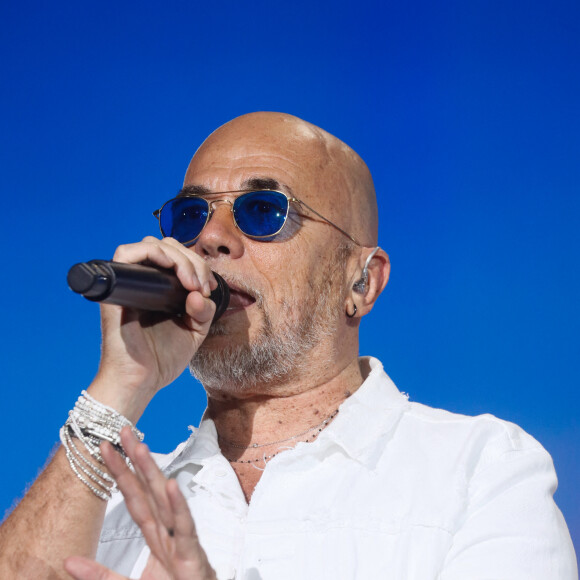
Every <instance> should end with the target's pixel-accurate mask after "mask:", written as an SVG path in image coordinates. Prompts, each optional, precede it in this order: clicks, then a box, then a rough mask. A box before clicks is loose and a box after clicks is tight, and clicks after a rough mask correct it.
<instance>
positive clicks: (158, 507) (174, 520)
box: [64, 429, 217, 580]
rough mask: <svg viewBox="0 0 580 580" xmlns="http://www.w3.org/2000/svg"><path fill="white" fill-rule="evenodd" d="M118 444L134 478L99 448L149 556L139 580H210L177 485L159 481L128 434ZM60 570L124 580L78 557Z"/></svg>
mask: <svg viewBox="0 0 580 580" xmlns="http://www.w3.org/2000/svg"><path fill="white" fill-rule="evenodd" d="M121 439H122V444H123V448H124V449H125V452H126V453H127V456H128V457H129V458H130V459H131V461H132V463H133V466H134V469H135V472H132V471H131V470H130V469H129V467H128V466H127V464H126V463H125V461H124V459H123V458H122V457H121V456H120V455H119V454H118V453H117V452H116V451H114V450H113V448H112V447H111V445H109V444H107V443H104V444H103V445H102V447H101V452H102V455H103V458H104V460H105V462H106V464H107V467H108V468H109V470H110V472H111V473H112V475H113V477H114V478H115V480H116V481H117V485H118V486H119V489H120V491H121V493H122V494H123V496H124V498H125V502H126V504H127V509H128V510H129V513H130V514H131V516H132V518H133V519H134V520H135V522H136V523H137V524H138V525H139V527H140V528H141V531H142V532H143V536H144V537H145V540H146V541H147V545H148V546H149V548H150V550H151V556H150V557H149V561H148V562H147V565H146V567H145V570H144V571H143V575H142V576H141V580H215V579H216V578H217V577H216V574H215V572H214V570H213V569H212V568H211V566H210V564H209V561H208V559H207V556H206V554H205V552H204V550H203V548H202V547H201V546H200V544H199V541H198V538H197V533H196V530H195V524H194V522H193V519H192V517H191V514H190V512H189V507H188V505H187V502H186V501H185V498H184V497H183V495H182V493H181V491H180V490H179V487H178V485H177V482H176V481H175V480H167V479H166V478H165V476H164V475H163V474H162V473H161V471H160V470H159V468H158V467H157V465H156V464H155V462H154V460H153V458H152V457H151V454H150V453H149V450H148V448H147V446H146V445H144V444H143V443H139V442H138V441H137V439H136V438H135V437H134V435H133V434H132V433H131V431H130V429H123V431H122V432H121ZM64 568H65V570H66V571H67V572H68V573H69V574H70V575H71V576H72V577H73V578H75V579H76V580H126V578H125V577H124V576H121V575H119V574H116V573H115V572H113V571H111V570H109V569H107V568H106V567H104V566H102V565H101V564H98V563H97V562H94V561H92V560H88V559H86V558H82V557H79V556H72V557H70V558H67V559H66V560H65V563H64Z"/></svg>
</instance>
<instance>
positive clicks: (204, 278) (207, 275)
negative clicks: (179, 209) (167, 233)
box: [163, 238, 218, 296]
mask: <svg viewBox="0 0 580 580" xmlns="http://www.w3.org/2000/svg"><path fill="white" fill-rule="evenodd" d="M163 243H166V244H168V245H170V246H173V247H175V248H177V249H178V250H179V251H181V252H183V253H184V254H185V256H186V257H187V258H188V259H190V260H191V261H192V263H193V264H194V267H195V268H196V273H197V276H198V278H199V280H200V282H201V284H202V287H204V286H205V285H206V284H207V290H208V293H207V296H209V294H210V292H211V290H215V289H216V288H217V285H218V284H217V281H216V279H215V278H214V276H213V273H212V271H211V270H210V268H209V266H208V264H207V262H206V261H205V260H204V259H203V258H202V257H201V256H199V255H197V254H196V253H195V252H194V251H193V250H192V249H191V248H186V247H185V246H184V245H183V244H181V243H180V242H178V241H177V240H176V239H175V238H163ZM205 295H206V294H205V292H204V296H205Z"/></svg>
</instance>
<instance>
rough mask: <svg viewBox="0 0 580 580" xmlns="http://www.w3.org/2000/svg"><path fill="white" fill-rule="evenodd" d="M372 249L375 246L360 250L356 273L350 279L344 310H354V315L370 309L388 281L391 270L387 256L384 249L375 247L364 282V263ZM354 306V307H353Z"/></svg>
mask: <svg viewBox="0 0 580 580" xmlns="http://www.w3.org/2000/svg"><path fill="white" fill-rule="evenodd" d="M374 250H375V248H364V251H363V252H361V255H360V258H359V264H358V268H357V275H356V277H355V279H354V280H353V281H352V287H351V292H350V294H349V296H348V299H347V305H346V311H347V312H353V311H355V310H356V314H355V316H356V317H362V316H364V315H365V314H368V313H369V312H370V311H371V310H372V308H373V306H374V304H375V302H376V301H377V298H378V297H379V295H380V294H381V292H382V291H383V290H384V289H385V286H386V285H387V282H388V281H389V274H390V272H391V262H390V260H389V256H388V255H387V253H386V252H385V251H384V250H382V249H381V248H377V249H376V252H375V253H374V255H373V256H372V258H371V259H370V261H369V263H368V265H367V276H366V283H364V279H365V276H364V268H365V263H366V262H367V260H368V259H369V256H371V255H372V254H373V252H374ZM355 306H356V308H354V307H355Z"/></svg>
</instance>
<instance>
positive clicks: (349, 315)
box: [345, 304, 357, 318]
mask: <svg viewBox="0 0 580 580" xmlns="http://www.w3.org/2000/svg"><path fill="white" fill-rule="evenodd" d="M353 306H354V310H353V311H352V314H350V313H349V311H348V308H347V309H346V311H345V313H346V315H347V316H348V318H354V315H355V314H356V311H357V307H356V304H353Z"/></svg>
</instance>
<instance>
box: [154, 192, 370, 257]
mask: <svg viewBox="0 0 580 580" xmlns="http://www.w3.org/2000/svg"><path fill="white" fill-rule="evenodd" d="M268 192H271V193H279V194H281V195H283V196H284V197H285V198H286V199H287V200H288V207H287V208H286V215H285V216H284V221H283V222H282V225H281V226H280V228H279V229H278V231H276V232H274V233H273V234H268V235H267V236H251V235H249V234H246V233H245V232H244V231H243V230H242V229H241V228H240V226H239V225H238V222H237V221H236V216H235V215H234V203H233V202H232V201H231V200H229V199H214V200H212V201H209V200H207V199H205V197H203V195H226V194H231V193H238V194H240V195H238V196H237V197H236V199H239V198H240V197H242V196H243V195H244V194H248V193H268ZM203 195H178V196H177V197H173V198H171V199H170V200H169V201H166V202H165V203H164V204H163V205H162V206H161V207H160V208H159V209H156V210H155V211H154V212H153V215H154V216H155V217H156V218H157V219H158V220H159V230H160V231H161V235H163V236H165V234H164V233H163V230H162V229H161V218H160V216H161V212H162V211H163V208H164V207H165V206H166V205H167V204H168V203H171V202H172V201H174V200H176V199H184V198H199V199H203V200H204V201H205V202H206V203H207V206H208V212H207V218H206V220H205V223H204V224H203V226H202V228H201V230H200V231H199V234H197V236H196V237H195V238H193V239H192V240H189V241H188V242H184V245H193V244H194V243H195V242H196V241H197V239H198V238H199V236H201V232H203V228H205V226H206V225H207V224H208V222H209V220H210V219H211V216H212V215H213V212H214V206H215V204H217V203H227V204H229V206H230V211H231V213H232V219H233V222H234V225H235V226H236V228H238V230H240V232H242V234H244V235H245V236H247V237H249V238H251V239H255V240H265V239H268V238H273V237H274V236H277V235H278V234H279V233H280V232H281V231H282V230H283V229H284V226H285V225H286V221H287V220H288V213H289V209H290V204H291V203H297V204H298V205H301V206H303V207H305V208H306V209H308V210H309V211H311V212H312V213H313V214H315V215H316V216H318V217H319V218H320V219H321V220H323V221H325V222H326V223H327V224H329V225H331V226H332V227H333V228H335V229H337V230H338V231H339V232H340V233H341V234H344V235H345V236H346V237H347V238H348V239H349V240H350V241H351V242H354V243H355V244H356V245H357V246H361V247H362V244H360V243H359V242H358V241H357V240H356V239H355V238H354V237H353V236H351V235H350V234H349V233H348V232H345V231H344V230H343V229H342V228H340V227H339V226H337V225H336V224H335V223H333V222H331V221H330V220H329V219H328V218H325V217H324V216H323V215H322V214H320V213H318V212H317V211H316V210H315V209H313V208H311V207H310V206H309V205H308V204H306V203H304V202H303V201H302V200H300V199H298V198H297V197H291V196H289V195H288V194H287V193H285V192H284V191H278V190H276V189H250V190H247V189H241V190H234V191H216V192H209V193H207V194H203Z"/></svg>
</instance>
